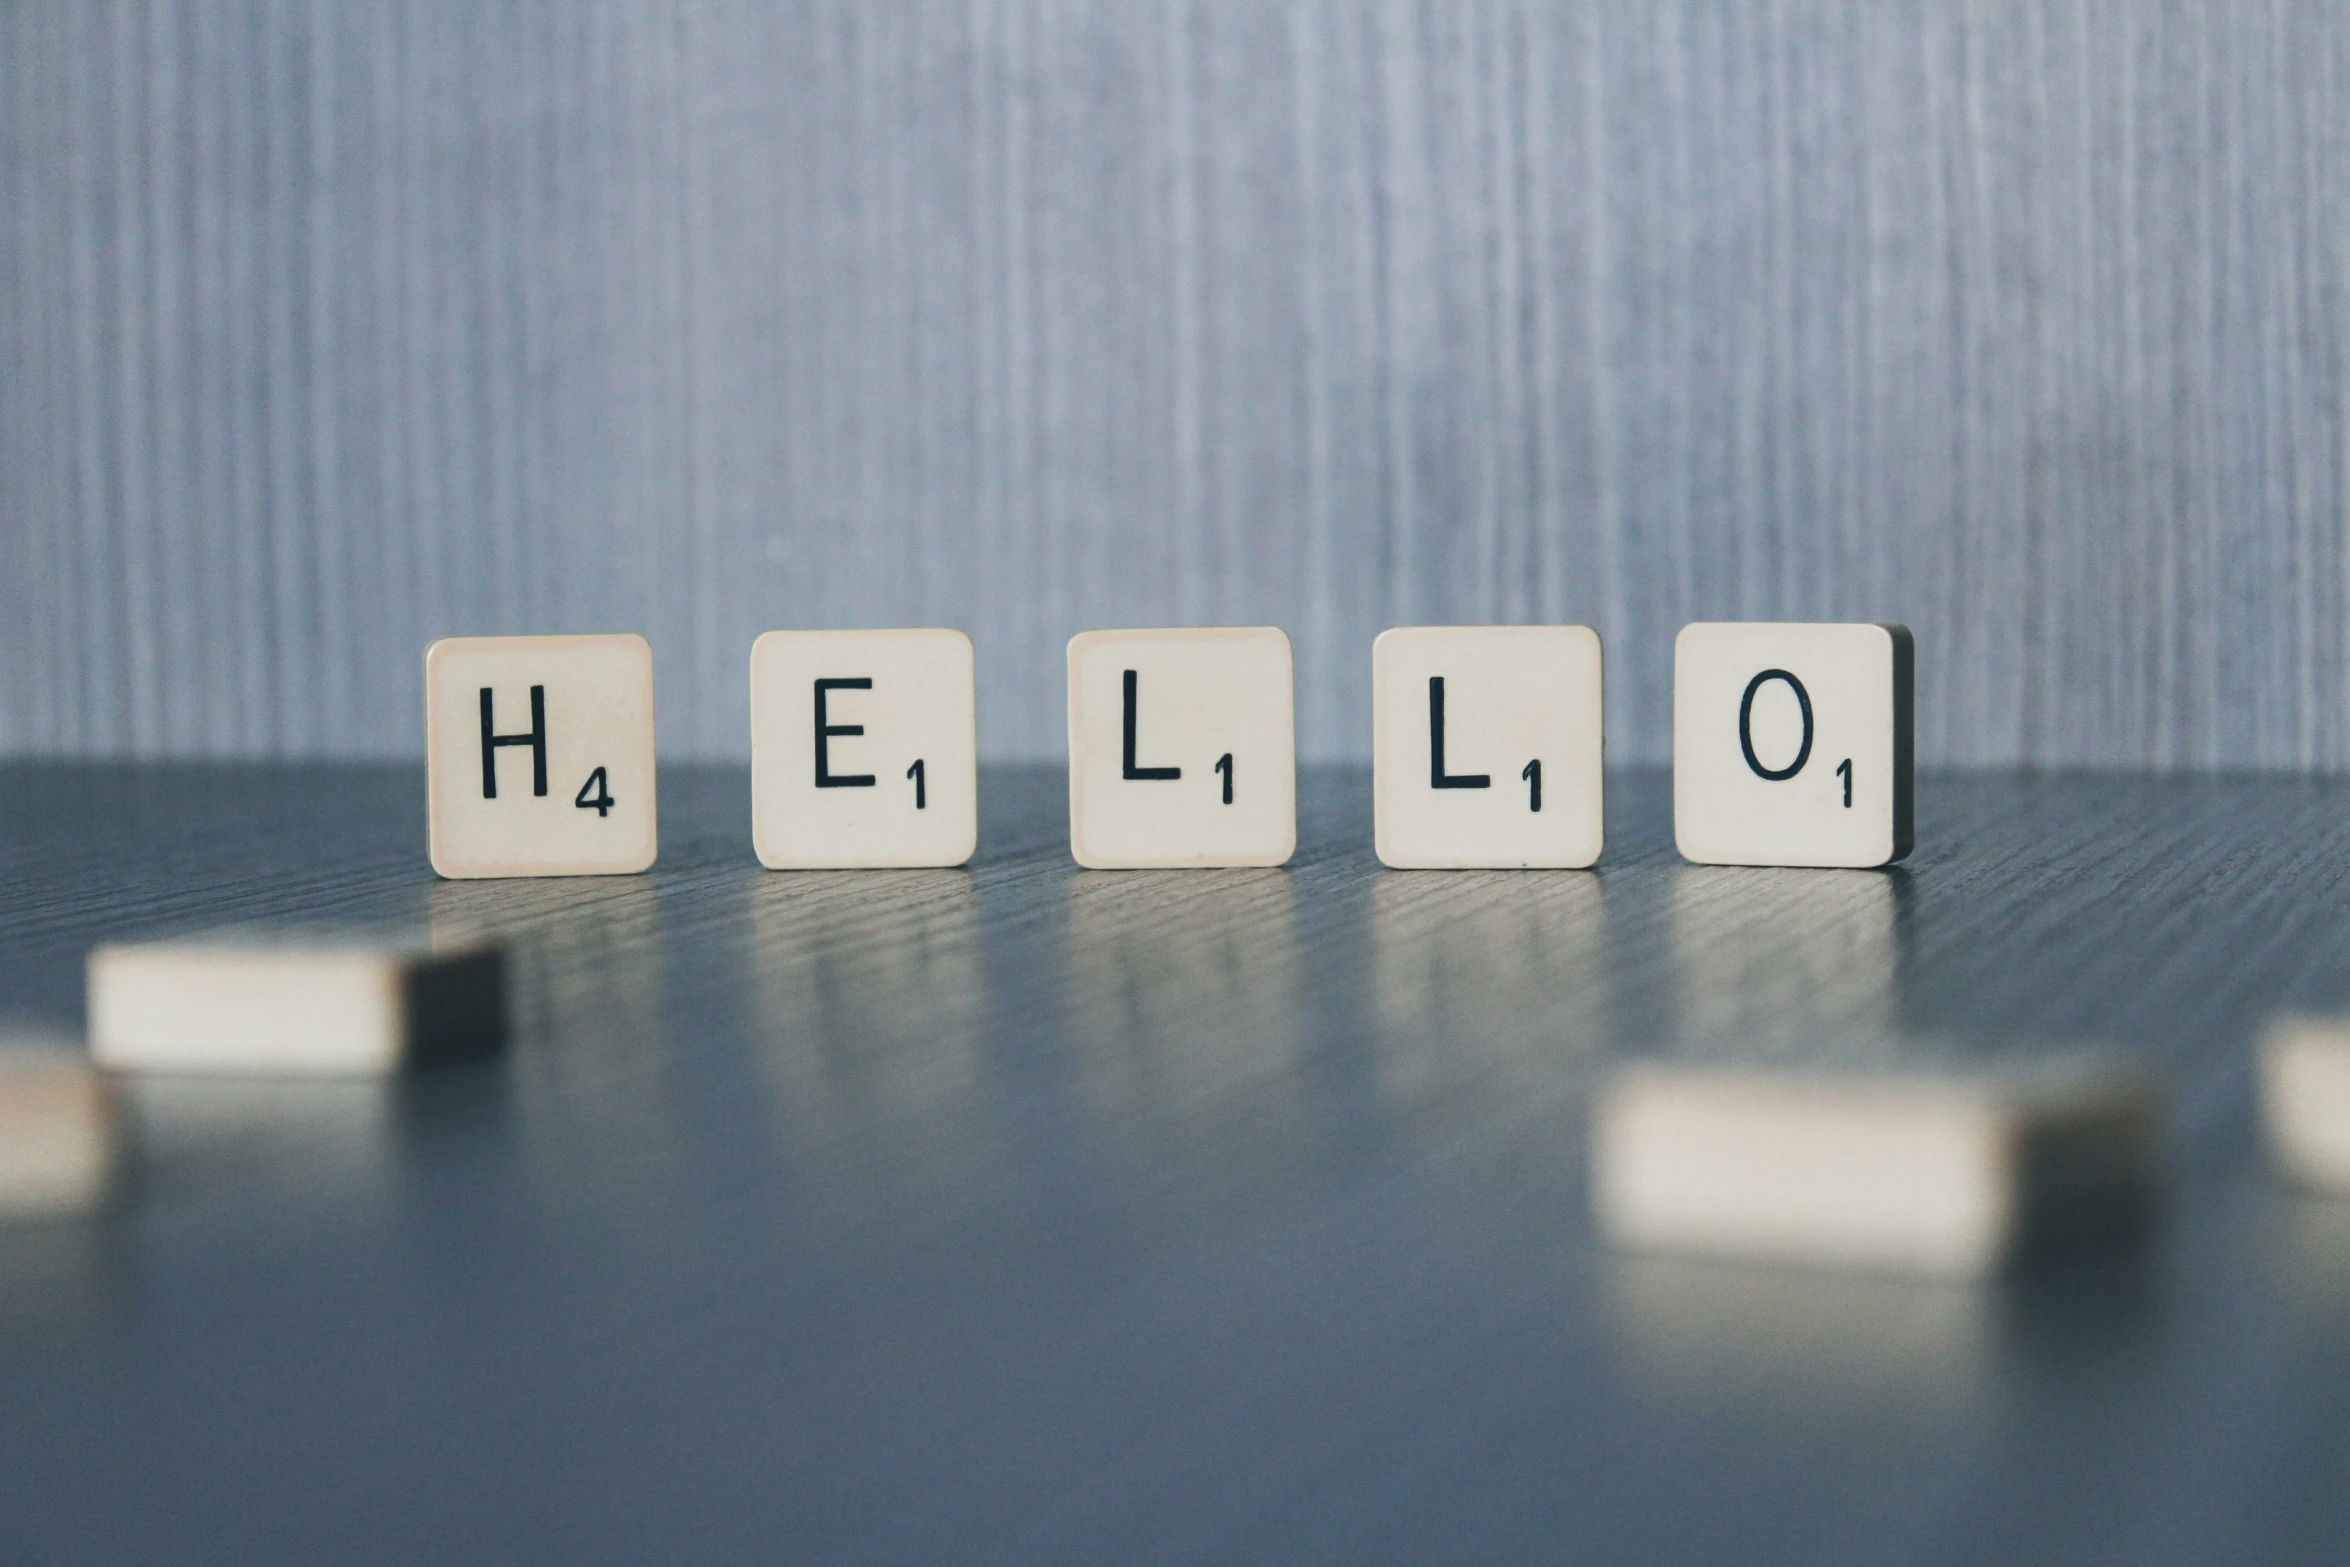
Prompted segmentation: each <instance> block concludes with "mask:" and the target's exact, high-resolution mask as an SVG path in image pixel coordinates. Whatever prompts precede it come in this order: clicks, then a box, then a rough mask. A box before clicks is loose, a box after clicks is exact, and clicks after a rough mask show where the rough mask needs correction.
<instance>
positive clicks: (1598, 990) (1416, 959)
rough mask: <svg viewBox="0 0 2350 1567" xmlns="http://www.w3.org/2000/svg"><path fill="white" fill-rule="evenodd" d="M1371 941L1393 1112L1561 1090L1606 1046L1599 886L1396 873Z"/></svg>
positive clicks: (1375, 909)
mask: <svg viewBox="0 0 2350 1567" xmlns="http://www.w3.org/2000/svg"><path fill="white" fill-rule="evenodd" d="M1371 936H1372V952H1373V959H1374V964H1375V969H1376V972H1375V976H1374V984H1375V991H1376V996H1377V1009H1376V1012H1375V1014H1374V1015H1375V1021H1376V1027H1375V1029H1374V1033H1375V1036H1376V1039H1377V1064H1378V1077H1379V1084H1380V1088H1381V1091H1382V1093H1383V1094H1384V1095H1385V1096H1386V1097H1387V1098H1388V1099H1389V1100H1390V1102H1391V1103H1393V1104H1395V1105H1396V1106H1397V1107H1399V1108H1404V1107H1409V1106H1412V1105H1415V1104H1418V1103H1422V1102H1425V1101H1426V1100H1428V1099H1430V1098H1433V1097H1437V1096H1449V1095H1450V1094H1451V1093H1452V1092H1453V1091H1455V1090H1457V1089H1460V1088H1464V1087H1472V1086H1475V1087H1480V1088H1482V1089H1483V1090H1484V1091H1486V1092H1507V1091H1512V1090H1514V1089H1519V1088H1526V1087H1531V1086H1534V1085H1536V1084H1550V1083H1554V1082H1556V1081H1558V1080H1559V1078H1560V1076H1561V1074H1562V1073H1563V1072H1565V1071H1567V1070H1568V1069H1569V1068H1570V1067H1571V1068H1572V1069H1573V1070H1574V1071H1576V1072H1577V1073H1578V1074H1579V1073H1580V1072H1581V1071H1582V1069H1583V1068H1584V1067H1585V1066H1587V1064H1588V1063H1589V1061H1590V1060H1591V1059H1592V1058H1593V1056H1594V1055H1595V1054H1596V1053H1597V1052H1599V1051H1601V1050H1603V1049H1604V1048H1605V1046H1606V1045H1607V1043H1608V1041H1609V1039H1610V1037H1611V1033H1612V1029H1613V1017H1612V1007H1611V999H1610V998H1611V990H1610V985H1609V972H1610V964H1609V961H1608V959H1609V950H1610V949H1609V935H1608V923H1607V898H1606V893H1605V890H1604V888H1603V885H1602V883H1601V881H1600V879H1599V878H1598V877H1597V876H1593V875H1590V874H1588V873H1586V872H1582V871H1460V872H1441V873H1437V872H1404V871H1397V872H1390V873H1387V874H1384V875H1381V876H1379V877H1377V878H1376V879H1375V880H1374V881H1373V883H1372V886H1371Z"/></svg>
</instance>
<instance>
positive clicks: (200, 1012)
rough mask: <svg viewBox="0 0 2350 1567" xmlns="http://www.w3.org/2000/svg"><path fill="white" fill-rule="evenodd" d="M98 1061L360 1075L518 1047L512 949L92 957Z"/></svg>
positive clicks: (144, 947) (265, 936)
mask: <svg viewBox="0 0 2350 1567" xmlns="http://www.w3.org/2000/svg"><path fill="white" fill-rule="evenodd" d="M89 992H90V994H89V1002H90V1051H91V1055H92V1056H93V1057H94V1058H95V1059H96V1061H97V1062H98V1064H99V1065H101V1066H104V1067H109V1068H113V1069H116V1070H120V1071H129V1072H173V1071H193V1072H244V1073H296V1074H304V1073H309V1074H348V1073H370V1072H389V1071H393V1070H396V1069H398V1068H400V1067H404V1066H414V1065H423V1064H426V1063H429V1062H432V1061H436V1060H441V1059H453V1058H462V1057H465V1056H469V1055H474V1054H478V1053H480V1052H482V1051H484V1050H487V1049H490V1048H492V1047H494V1046H495V1045H496V1044H497V1043H498V1042H499V1041H500V1040H501V1039H502V1038H503V1037H504V1033H505V1019H506V965H505V954H504V951H503V949H501V948H499V947H497V946H495V945H486V944H485V945H478V946H467V947H462V948H458V949H456V950H443V951H435V950H433V948H432V947H431V946H430V945H428V944H426V943H424V942H421V941H418V942H413V943H410V942H383V941H378V940H372V939H367V938H358V937H352V938H344V937H336V936H331V935H310V934H283V935H280V934H274V933H268V932H237V931H230V932H222V933H219V934H216V935H210V936H204V937H195V938H189V939H184V940H175V941H154V942H137V943H127V944H121V945H113V946H102V947H98V948H96V949H94V950H93V951H92V952H91V953H90V963H89Z"/></svg>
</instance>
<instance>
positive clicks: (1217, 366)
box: [0, 0, 2350, 768]
mask: <svg viewBox="0 0 2350 1567" xmlns="http://www.w3.org/2000/svg"><path fill="white" fill-rule="evenodd" d="M0 61H5V62H6V63H5V67H4V68H0V751H5V752H9V753H15V754H104V755H117V754H133V755H314V754H408V753H414V752H416V751H417V750H418V749H420V747H421V717H420V706H421V703H420V697H419V662H420V660H419V654H420V651H421V649H422V647H423V645H424V644H425V642H426V641H427V640H428V639H430V638H432V637H436V636H440V635H444V634H448V633H456V632H496V631H535V630H553V629H598V630H601V629H623V628H625V629H635V630H639V631H642V632H644V633H645V634H646V635H648V636H649V637H651V638H652V640H653V642H654V644H655V647H656V649H657V653H658V657H659V660H660V664H659V670H660V681H661V691H660V695H661V703H662V735H663V743H664V746H665V748H666V750H667V751H669V752H670V753H673V754H677V755H702V756H712V757H735V758H740V757H741V756H742V755H743V754H744V748H745V746H746V744H747V725H746V721H745V716H744V711H743V709H744V703H745V684H746V683H745V673H744V668H745V661H746V657H747V654H748V649H749V646H750V642H751V639H752V637H753V636H754V635H755V634H756V633H757V632H759V631H760V630H763V629H766V628H768V627H772V626H791V625H809V626H812V625H874V624H880V625H887V624H907V623H917V624H921V623H943V624H951V625H959V626H962V627H964V628H966V629H968V630H969V631H971V632H972V634H973V635H974V637H975V638H976V639H977V642H978V646H979V653H980V660H981V678H982V692H981V701H982V714H981V727H982V737H983V744H984V746H985V749H986V750H987V752H988V753H989V754H990V755H993V756H999V757H1012V756H1048V757H1049V756H1054V755H1057V754H1058V752H1059V750H1060V746H1061V733H1062V727H1061V726H1062V722H1063V719H1062V714H1063V685H1062V682H1063V665H1062V654H1061V647H1062V643H1063V641H1064V640H1065V639H1066V638H1067V637H1068V635H1069V634H1070V633H1071V632H1073V631H1075V630H1078V629H1081V628H1083V627H1086V626H1091V625H1115V624H1156V623H1167V622H1178V623H1189V622H1219V621H1231V622H1258V621H1272V622H1276V623H1279V624H1281V625H1283V626H1285V627H1287V628H1288V629H1289V631H1290V632H1291V634H1292V636H1293V637H1294V638H1295V640H1296V645H1297V653H1298V677H1299V692H1298V696H1299V715H1300V723H1301V726H1302V733H1301V740H1302V743H1303V746H1304V749H1305V751H1306V753H1307V754H1308V755H1309V756H1315V757H1359V756H1362V755H1364V754H1365V753H1366V752H1367V750H1368V747H1369V740H1370V716H1369V694H1368V693H1369V651H1370V642H1371V638H1372V637H1373V636H1374V635H1375V634H1376V633H1377V632H1378V631H1379V630H1380V629H1381V628H1383V627H1385V626H1388V625H1392V624H1403V623H1419V622H1477V621H1487V620H1513V621H1514V620H1536V619H1541V620H1554V619H1563V620H1580V621H1586V622H1589V623H1591V624H1593V625H1596V626H1597V627H1599V629H1600V631H1601V634H1602V635H1603V637H1604V638H1605V639H1606V643H1607V647H1608V653H1609V658H1610V660H1611V668H1610V698H1611V700H1610V725H1611V735H1612V754H1613V755H1614V756H1615V757H1617V758H1619V759H1631V760H1641V759H1647V760H1661V759H1662V758H1663V757H1664V756H1665V755H1666V754H1667V753H1668V750H1669V720H1670V676H1671V643H1672V636H1673V633H1674V631H1675V629H1676V628H1677V627H1678V626H1679V625H1680V624H1681V623H1682V622H1683V621H1685V620H1688V619H1692V618H1714V617H1783V618H1819V617H1832V618H1870V619H1880V618H1899V619H1903V620H1906V621H1908V622H1909V623H1910V624H1911V625H1912V626H1913V627H1914V628H1915V630H1916V632H1917V635H1918V647H1919V676H1920V695H1921V718H1920V728H1919V753H1920V756H1921V758H1923V759H1925V760H1928V761H1940V762H1957V763H1986V764H2011V763H2039V764H2070V763H2112V764H2153V765H2158V766H2189V767H2235V766H2247V765H2257V766H2281V767H2313V768H2340V767H2342V766H2344V765H2346V764H2350V707H2346V702H2350V676H2346V672H2345V635H2344V628H2343V618H2344V611H2345V601H2346V596H2350V580H2346V575H2345V574H2346V573H2350V553H2346V551H2345V542H2346V541H2345V494H2346V492H2350V474H2346V471H2345V463H2346V454H2350V401H2346V397H2345V376H2346V374H2350V94H2346V91H2345V88H2346V87H2350V7H2345V6H2342V5H2339V4H2334V3H2326V0H2241V3H2239V0H2173V3H2164V0H1844V3H1827V0H1592V3H1559V4H1523V5H1517V4H1505V3H1495V0H1429V3H1426V4H1400V3H1399V4H1374V3H1368V0H1296V3H1288V4H1277V3H1272V0H1198V3H1164V0H1132V3H1106V4H1105V3H1077V0H1067V3H1052V0H961V3H954V4H947V3H929V0H890V3H886V4H882V3H875V0H821V3H812V0H811V3H775V0H756V3H739V4H730V3H722V0H606V3H587V0H538V3H529V4H523V3H511V0H489V3H484V0H347V3H329V0H319V3H294V0H146V3H131V0H53V3H52V0H0Z"/></svg>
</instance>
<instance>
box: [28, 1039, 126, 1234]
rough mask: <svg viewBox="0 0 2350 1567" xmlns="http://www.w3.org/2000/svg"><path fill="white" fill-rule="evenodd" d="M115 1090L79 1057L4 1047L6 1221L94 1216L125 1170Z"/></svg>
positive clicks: (63, 1052)
mask: <svg viewBox="0 0 2350 1567" xmlns="http://www.w3.org/2000/svg"><path fill="white" fill-rule="evenodd" d="M122 1147H123V1134H122V1114H121V1109H120V1103H119V1101H118V1099H117V1097H116V1094H115V1091H114V1087H113V1085H112V1084H111V1083H109V1082H108V1081H107V1079H106V1078H105V1076H104V1075H103V1074H101V1073H99V1072H98V1071H96V1070H95V1069H93V1068H92V1066H91V1064H90V1062H89V1059H88V1058H87V1057H85V1056H83V1055H82V1054H81V1053H80V1052H79V1051H74V1050H66V1049H62V1048H56V1047H50V1048H38V1047H35V1046H33V1045H32V1044H30V1043H29V1042H24V1041H13V1040H12V1041H9V1042H7V1043H6V1044H4V1045H0V1221H5V1220H26V1219H46V1218H57V1217H64V1216H68V1215H71V1214H76V1213H81V1212H86V1211H87V1210H89V1209H91V1208H94V1207H96V1206H98V1205H99V1204H100V1203H102V1202H104V1201H105V1199H106V1197H107V1195H108V1194H109V1193H110V1191H111V1190H112V1189H113V1185H114V1180H115V1175H116V1172H117V1171H118V1170H119V1169H120V1167H121V1164H122Z"/></svg>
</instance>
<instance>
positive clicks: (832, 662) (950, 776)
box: [751, 630, 979, 870]
mask: <svg viewBox="0 0 2350 1567" xmlns="http://www.w3.org/2000/svg"><path fill="white" fill-rule="evenodd" d="M976 712H977V708H976V696H975V687H974V681H973V671H972V656H971V639H970V638H969V637H967V636H965V635H964V634H963V633H962V632H960V631H946V630H914V631H770V632H768V633H767V634H766V635H765V636H762V637H761V638H759V640H758V641H757V642H755V643H753V644H752V645H751V838H752V842H753V843H754V844H755V845H756V847H757V849H758V853H759V862H760V863H761V864H762V865H765V866H767V867H768V868H769V869H771V870H825V869H832V870H839V869H854V868H860V867H877V866H926V865H927V866H936V865H960V864H962V863H963V862H964V861H965V860H968V859H969V858H971V853H972V850H974V849H975V848H977V847H978V843H979V760H978V757H979V750H978V731H977V727H976Z"/></svg>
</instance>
